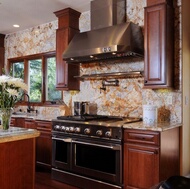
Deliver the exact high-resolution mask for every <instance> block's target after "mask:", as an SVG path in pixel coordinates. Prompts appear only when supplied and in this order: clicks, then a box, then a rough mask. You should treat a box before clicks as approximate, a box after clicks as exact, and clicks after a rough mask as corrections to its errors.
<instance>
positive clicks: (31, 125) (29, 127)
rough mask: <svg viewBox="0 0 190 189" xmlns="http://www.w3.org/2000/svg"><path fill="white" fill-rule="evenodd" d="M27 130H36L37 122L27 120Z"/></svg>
mask: <svg viewBox="0 0 190 189" xmlns="http://www.w3.org/2000/svg"><path fill="white" fill-rule="evenodd" d="M25 128H28V129H36V126H35V121H34V120H32V119H25Z"/></svg>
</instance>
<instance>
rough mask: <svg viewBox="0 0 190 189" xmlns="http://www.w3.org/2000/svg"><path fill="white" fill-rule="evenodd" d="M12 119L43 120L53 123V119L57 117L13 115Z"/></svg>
mask: <svg viewBox="0 0 190 189" xmlns="http://www.w3.org/2000/svg"><path fill="white" fill-rule="evenodd" d="M12 117H13V118H14V117H15V118H25V119H33V120H43V121H52V119H56V118H57V116H55V115H40V114H37V115H31V114H27V113H26V114H20V115H19V114H18V115H17V114H12Z"/></svg>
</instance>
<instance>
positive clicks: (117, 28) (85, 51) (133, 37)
mask: <svg viewBox="0 0 190 189" xmlns="http://www.w3.org/2000/svg"><path fill="white" fill-rule="evenodd" d="M104 1H106V2H109V3H110V2H113V3H111V4H113V6H111V7H112V9H113V10H114V7H116V10H117V11H114V12H117V14H111V18H112V20H119V23H120V22H121V21H120V19H118V18H117V19H113V15H123V9H121V7H119V9H120V10H122V11H120V12H122V14H118V6H115V5H116V2H120V4H119V6H120V5H121V0H104ZM92 2H94V1H92ZM92 2H91V6H92ZM95 2H102V0H101V1H100V0H95ZM95 4H97V3H95ZM97 5H99V6H101V4H97ZM108 7H110V4H109V6H108ZM104 9H105V10H107V8H105V6H104ZM112 9H111V10H112ZM92 10H94V9H93V8H92V7H91V11H92ZM92 12H94V11H92ZM101 12H104V11H102V10H101ZM109 12H110V11H109ZM97 17H99V16H98V15H97ZM117 17H118V16H117ZM99 18H100V17H99ZM102 18H103V17H101V19H102ZM93 20H94V19H92V21H93ZM96 20H97V18H96ZM122 20H123V16H122ZM117 23H118V22H117ZM95 25H98V23H97V24H95ZM104 26H106V25H105V24H104ZM143 47H144V41H143V34H142V30H141V27H140V26H138V25H137V24H134V23H132V22H124V23H120V24H117V25H111V26H110V24H108V26H107V27H103V28H99V29H93V30H91V31H87V32H82V33H78V34H75V36H74V38H73V39H72V40H71V42H70V43H69V45H68V47H67V49H66V50H65V51H64V52H63V60H65V61H66V62H67V63H90V62H97V61H100V60H106V59H120V58H124V57H128V56H134V57H143V54H144V48H143Z"/></svg>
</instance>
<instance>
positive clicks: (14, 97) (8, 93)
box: [0, 75, 28, 109]
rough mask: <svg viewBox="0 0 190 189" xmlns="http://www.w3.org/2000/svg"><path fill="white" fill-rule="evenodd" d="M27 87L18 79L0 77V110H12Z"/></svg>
mask: <svg viewBox="0 0 190 189" xmlns="http://www.w3.org/2000/svg"><path fill="white" fill-rule="evenodd" d="M27 90H28V86H27V85H26V84H25V83H24V82H23V80H22V79H20V78H14V77H11V76H6V75H2V76H0V108H1V109H5V108H13V107H14V106H15V104H16V102H18V101H19V100H20V97H21V95H22V93H23V91H27Z"/></svg>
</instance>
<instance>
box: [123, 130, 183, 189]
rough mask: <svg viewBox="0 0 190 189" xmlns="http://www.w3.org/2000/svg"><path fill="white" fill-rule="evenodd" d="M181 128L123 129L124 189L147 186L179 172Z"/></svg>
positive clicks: (143, 188)
mask: <svg viewBox="0 0 190 189" xmlns="http://www.w3.org/2000/svg"><path fill="white" fill-rule="evenodd" d="M179 164H180V163H179V127H177V128H173V129H169V130H166V131H163V132H156V131H150V130H149V131H148V130H146V131H144V130H135V129H126V130H125V131H124V169H123V170H124V173H123V174H124V189H148V188H150V187H152V186H154V185H156V184H158V183H159V182H160V181H163V180H165V179H167V178H168V177H170V176H172V175H179V166H180V165H179Z"/></svg>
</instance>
